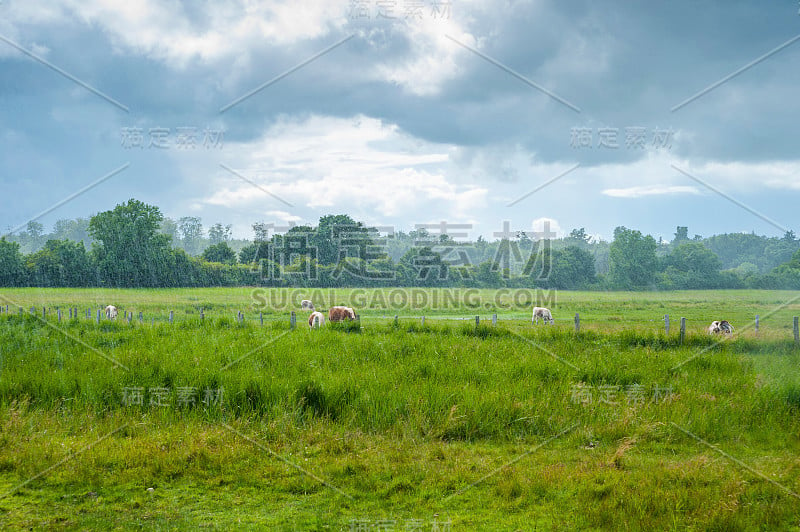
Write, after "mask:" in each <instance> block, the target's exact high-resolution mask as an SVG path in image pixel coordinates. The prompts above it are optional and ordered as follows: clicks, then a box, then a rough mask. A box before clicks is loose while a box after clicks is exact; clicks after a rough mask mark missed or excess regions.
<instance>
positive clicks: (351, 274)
mask: <svg viewBox="0 0 800 532" xmlns="http://www.w3.org/2000/svg"><path fill="white" fill-rule="evenodd" d="M171 224H174V225H175V227H172V225H171ZM253 229H254V233H255V235H254V239H253V240H252V241H250V242H243V241H239V242H238V243H237V244H238V245H236V246H235V247H238V248H239V249H238V252H237V251H236V250H235V249H234V246H233V245H232V243H233V241H232V239H231V234H230V226H223V225H222V224H215V225H214V226H212V228H211V229H210V230H209V232H208V237H206V236H205V234H204V231H203V230H202V225H201V222H200V219H199V218H190V217H189V218H181V219H180V224H175V223H174V222H171V221H170V220H169V219H166V218H165V217H164V216H163V215H162V213H161V211H160V210H159V208H158V207H156V206H153V205H147V204H145V203H142V202H140V201H138V200H135V199H131V200H129V201H128V202H126V203H123V204H121V205H117V206H116V207H115V208H114V209H112V210H110V211H106V212H101V213H99V214H96V215H94V216H91V217H90V218H88V219H78V220H74V221H60V222H58V223H57V224H56V227H54V233H57V234H58V235H49V236H48V238H44V233H43V230H42V228H41V226H38V227H37V226H36V225H34V226H31V224H29V225H28V228H27V230H26V231H25V232H23V233H21V234H20V235H12V238H11V239H7V238H5V237H4V238H2V239H0V286H36V287H90V286H92V287H179V286H184V287H186V286H189V287H190V286H279V287H280V286H308V287H355V286H358V287H382V286H430V287H448V286H457V287H486V288H500V287H510V288H514V287H537V288H544V289H587V290H630V289H635V290H648V289H650V290H668V289H716V288H780V289H800V251H799V250H800V241H799V240H798V239H797V238H795V235H794V233H792V232H787V233H786V234H785V235H784V236H783V237H782V238H767V237H759V236H756V235H747V234H728V235H716V236H713V237H710V238H708V239H702V238H700V237H699V236H698V235H696V236H695V237H694V238H692V239H690V238H689V237H688V228H687V227H681V226H679V227H678V228H677V230H676V233H675V237H674V239H673V240H672V241H671V242H669V243H664V242H659V241H656V240H655V239H654V238H653V237H652V236H650V235H643V234H642V233H641V232H640V231H637V230H635V229H629V228H626V227H618V228H616V230H615V231H614V239H613V241H612V242H610V243H608V242H603V241H595V240H593V239H591V238H590V237H589V235H588V234H587V233H586V231H585V229H584V228H580V229H575V230H573V231H572V232H571V233H570V234H569V236H567V237H565V238H561V239H550V240H533V239H531V238H530V237H529V235H528V234H526V233H524V232H518V233H516V234H515V235H514V236H513V237H511V238H505V239H500V240H498V241H495V242H487V241H486V240H484V239H483V238H482V237H479V238H478V239H477V240H476V241H474V242H459V241H455V240H454V239H453V238H452V237H451V236H450V235H448V234H431V233H429V232H428V231H426V230H423V229H421V230H416V231H411V232H408V233H404V232H402V231H399V232H396V233H391V234H382V233H381V232H380V231H379V230H378V229H376V228H371V227H367V226H365V225H364V224H363V223H361V222H357V221H355V220H353V219H352V218H351V217H350V216H347V215H328V216H323V217H322V218H320V220H319V223H318V225H317V226H315V227H314V226H294V227H291V228H290V229H289V230H288V231H286V232H284V233H282V234H274V232H273V231H271V229H273V228H271V227H270V226H268V225H267V224H262V223H256V224H254V225H253ZM271 233H272V234H271ZM178 234H179V235H180V236H178ZM14 236H16V240H19V239H22V240H25V239H28V240H30V239H31V238H33V237H34V236H35V237H36V238H39V239H41V240H43V242H41V245H40V247H38V248H34V249H35V251H30V252H28V253H23V251H22V250H21V248H22V246H23V245H24V244H23V243H21V242H19V241H15V238H14ZM52 236H64V238H51V237H52ZM176 240H179V241H180V245H176ZM87 248H88V249H87Z"/></svg>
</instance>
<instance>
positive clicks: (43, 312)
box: [42, 307, 47, 320]
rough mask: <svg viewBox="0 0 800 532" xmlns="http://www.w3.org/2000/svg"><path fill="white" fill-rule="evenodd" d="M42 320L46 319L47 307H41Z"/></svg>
mask: <svg viewBox="0 0 800 532" xmlns="http://www.w3.org/2000/svg"><path fill="white" fill-rule="evenodd" d="M42 319H43V320H46V319H47V307H42Z"/></svg>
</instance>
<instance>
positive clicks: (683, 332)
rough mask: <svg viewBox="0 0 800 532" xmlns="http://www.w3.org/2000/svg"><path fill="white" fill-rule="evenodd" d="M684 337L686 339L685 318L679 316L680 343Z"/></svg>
mask: <svg viewBox="0 0 800 532" xmlns="http://www.w3.org/2000/svg"><path fill="white" fill-rule="evenodd" d="M684 339H686V318H681V345H683V340H684Z"/></svg>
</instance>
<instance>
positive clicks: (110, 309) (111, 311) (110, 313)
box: [103, 305, 117, 320]
mask: <svg viewBox="0 0 800 532" xmlns="http://www.w3.org/2000/svg"><path fill="white" fill-rule="evenodd" d="M103 312H105V313H106V318H108V319H110V320H115V319H117V307H115V306H114V305H109V306H107V307H106V308H105V309H103Z"/></svg>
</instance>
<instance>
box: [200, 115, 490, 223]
mask: <svg viewBox="0 0 800 532" xmlns="http://www.w3.org/2000/svg"><path fill="white" fill-rule="evenodd" d="M227 148H228V150H229V152H233V153H236V154H238V155H237V159H238V160H237V161H236V162H235V163H232V164H231V166H233V167H235V168H236V171H237V172H240V173H241V174H242V175H244V176H246V177H247V178H248V179H249V180H252V181H253V182H255V183H256V184H258V185H259V187H254V186H253V185H251V184H248V183H246V182H243V181H239V180H236V178H235V177H234V178H233V179H232V176H231V175H230V174H228V173H227V172H226V173H225V174H222V173H221V175H220V176H219V177H220V178H219V179H218V180H217V186H215V187H214V189H213V190H212V191H210V193H209V194H208V195H207V196H205V197H204V198H202V199H200V200H198V201H200V202H201V203H206V204H209V205H217V206H225V207H227V208H232V209H247V208H250V209H253V208H257V207H260V206H262V205H264V204H265V203H266V204H274V203H275V200H274V199H272V198H270V197H269V196H267V195H266V194H265V193H264V192H263V191H262V190H260V188H263V189H266V190H268V191H269V192H270V193H272V194H275V195H276V196H278V197H280V198H282V199H285V200H286V201H287V202H289V203H292V204H293V205H295V206H297V207H298V208H299V209H301V210H303V211H308V210H311V211H316V212H318V213H322V212H324V213H327V212H347V213H350V214H352V215H355V216H360V217H361V218H360V219H366V220H368V221H369V220H375V219H378V220H380V219H383V220H386V219H387V218H410V217H413V216H414V215H421V213H422V212H424V211H425V209H426V208H428V209H435V210H436V212H439V213H442V215H443V216H451V217H453V218H464V217H468V216H469V215H470V213H471V212H472V211H473V210H474V209H476V208H478V207H480V206H482V205H483V204H484V203H485V200H486V196H487V193H488V190H487V189H486V188H485V187H481V186H477V185H472V184H460V183H457V182H456V181H454V180H453V179H451V178H450V177H449V176H448V169H449V168H450V167H451V166H452V165H451V164H450V152H451V151H452V147H451V146H448V145H439V144H433V143H424V142H420V141H419V140H418V139H414V138H412V137H409V136H408V135H407V134H405V133H403V132H402V131H400V130H399V128H398V127H397V126H396V125H393V124H387V123H384V122H382V121H381V120H378V119H375V118H370V117H365V116H363V115H360V116H356V117H352V118H350V119H341V118H333V117H323V116H311V117H309V118H305V119H300V118H289V117H284V118H283V119H281V120H280V121H279V122H278V123H277V124H275V125H274V126H273V127H271V128H270V129H269V130H268V131H267V132H266V133H265V134H264V136H263V137H262V138H260V139H258V140H257V141H253V142H246V143H239V144H229V145H228V146H227ZM269 212H277V211H269ZM287 215H291V216H295V217H296V216H298V215H297V213H294V212H281V216H282V218H283V219H285V220H290V219H291V218H288V217H287ZM425 217H426V218H427V216H425ZM417 219H421V218H417Z"/></svg>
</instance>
